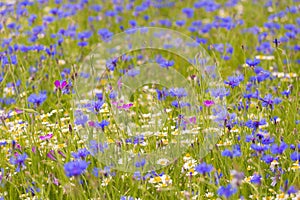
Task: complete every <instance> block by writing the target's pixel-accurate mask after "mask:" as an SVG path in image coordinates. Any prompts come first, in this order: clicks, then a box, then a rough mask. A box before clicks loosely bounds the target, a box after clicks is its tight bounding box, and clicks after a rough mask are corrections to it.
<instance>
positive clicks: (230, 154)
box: [222, 145, 242, 158]
mask: <svg viewBox="0 0 300 200" xmlns="http://www.w3.org/2000/svg"><path fill="white" fill-rule="evenodd" d="M241 155H242V152H241V147H240V145H235V146H234V147H233V150H232V151H230V150H229V149H225V150H224V151H223V152H222V156H225V157H230V158H233V157H239V156H241Z"/></svg>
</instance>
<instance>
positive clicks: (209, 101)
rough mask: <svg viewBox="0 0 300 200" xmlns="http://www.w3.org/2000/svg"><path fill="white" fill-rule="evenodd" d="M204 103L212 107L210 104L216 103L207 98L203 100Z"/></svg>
mask: <svg viewBox="0 0 300 200" xmlns="http://www.w3.org/2000/svg"><path fill="white" fill-rule="evenodd" d="M203 104H204V106H206V107H210V106H212V105H214V104H215V102H214V101H213V100H205V101H204V102H203Z"/></svg>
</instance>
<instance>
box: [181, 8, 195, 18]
mask: <svg viewBox="0 0 300 200" xmlns="http://www.w3.org/2000/svg"><path fill="white" fill-rule="evenodd" d="M182 12H183V13H184V14H185V15H186V16H187V18H192V17H193V16H194V10H193V9H192V8H183V9H182Z"/></svg>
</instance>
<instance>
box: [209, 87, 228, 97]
mask: <svg viewBox="0 0 300 200" xmlns="http://www.w3.org/2000/svg"><path fill="white" fill-rule="evenodd" d="M210 94H211V95H212V96H213V97H215V98H218V97H219V98H220V99H221V100H222V99H223V98H224V97H226V96H228V95H229V94H230V92H229V90H227V89H226V88H224V87H220V88H215V89H211V90H210Z"/></svg>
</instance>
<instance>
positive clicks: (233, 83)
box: [224, 75, 244, 88]
mask: <svg viewBox="0 0 300 200" xmlns="http://www.w3.org/2000/svg"><path fill="white" fill-rule="evenodd" d="M243 80H244V76H243V75H239V76H229V77H228V81H224V83H225V84H227V85H229V86H230V87H231V88H234V87H237V86H239V84H240V83H241V82H242V81H243Z"/></svg>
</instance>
